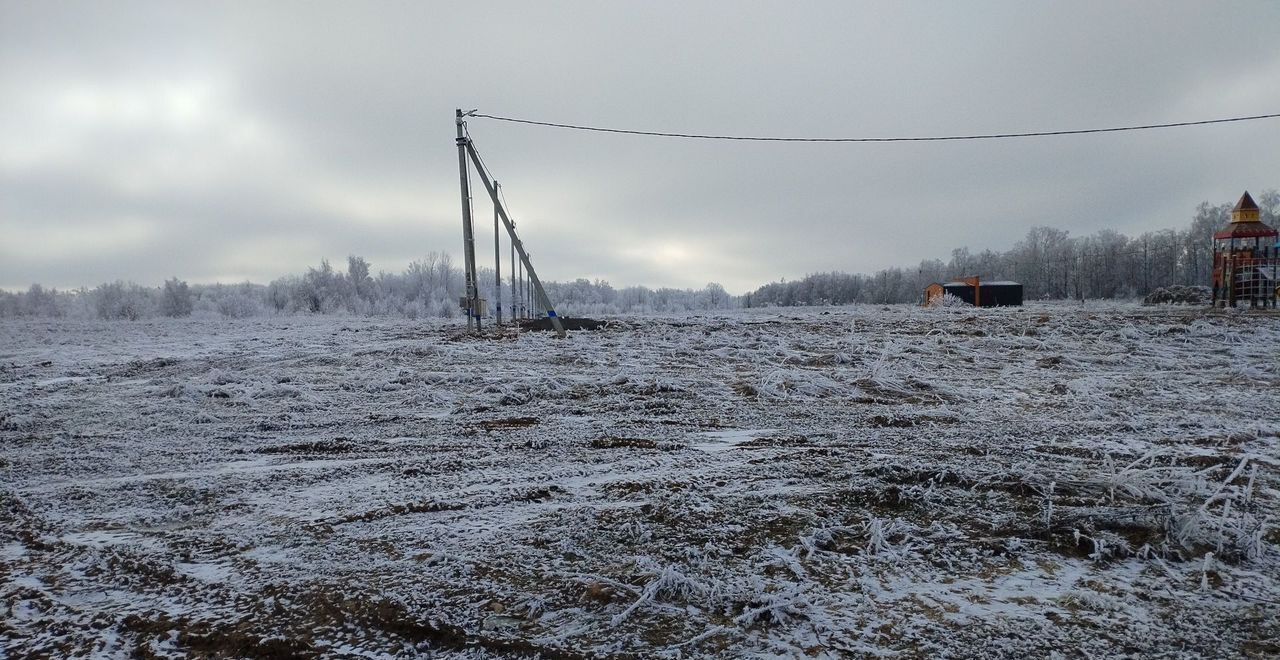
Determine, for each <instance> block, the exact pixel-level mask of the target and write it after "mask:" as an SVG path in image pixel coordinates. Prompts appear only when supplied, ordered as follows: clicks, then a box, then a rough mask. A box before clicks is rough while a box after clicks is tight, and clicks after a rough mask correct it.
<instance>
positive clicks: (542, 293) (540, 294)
mask: <svg viewBox="0 0 1280 660" xmlns="http://www.w3.org/2000/svg"><path fill="white" fill-rule="evenodd" d="M459 121H461V119H459ZM458 130H459V131H461V130H462V129H461V128H459V129H458ZM459 140H461V141H462V142H461V143H462V144H463V145H464V146H465V147H466V150H467V154H468V155H470V156H471V162H472V163H473V164H474V165H475V166H476V173H477V174H479V175H480V182H481V183H483V184H484V189H485V190H486V191H488V193H489V198H490V199H492V200H493V205H494V207H495V208H497V209H498V214H499V215H501V216H502V223H503V224H505V225H506V226H507V233H508V234H510V236H511V242H512V243H514V244H515V246H516V252H518V253H519V254H520V260H521V261H523V262H524V269H525V271H526V272H528V273H529V281H530V282H531V283H532V284H533V290H534V294H535V296H536V298H535V299H536V301H537V303H538V305H539V306H540V307H541V308H542V309H544V310H546V312H547V318H549V319H551V327H552V328H555V331H556V335H557V336H559V337H564V336H565V331H564V324H563V323H561V322H560V317H559V316H556V310H555V309H554V308H552V306H551V298H549V297H547V291H546V289H544V288H542V280H539V279H538V274H537V273H536V272H534V270H533V262H531V261H529V254H528V253H526V252H525V251H524V244H523V243H521V242H520V238H519V237H518V236H516V229H515V227H514V226H513V225H512V224H511V218H510V217H508V216H507V210H506V209H504V208H503V207H502V202H501V201H499V200H498V191H497V190H496V189H495V188H494V187H493V183H492V182H491V181H489V174H488V173H487V172H485V170H484V164H483V163H481V162H480V156H479V154H477V153H476V147H475V145H474V144H472V143H471V140H468V139H464V138H459Z"/></svg>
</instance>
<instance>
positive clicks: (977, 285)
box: [924, 277, 1022, 307]
mask: <svg viewBox="0 0 1280 660" xmlns="http://www.w3.org/2000/svg"><path fill="white" fill-rule="evenodd" d="M946 294H951V295H953V296H955V297H956V298H959V299H960V300H963V301H964V302H967V303H969V304H970V305H974V306H975V307H1017V306H1021V305H1022V285H1021V284H1018V283H1017V282H1002V281H994V282H983V281H981V280H979V279H978V278H977V277H966V278H964V279H963V280H956V281H954V282H947V283H946V284H939V283H937V282H934V283H933V284H930V285H929V286H928V287H927V288H925V290H924V304H925V305H926V306H927V305H936V304H939V303H940V302H941V301H942V297H943V296H945V295H946Z"/></svg>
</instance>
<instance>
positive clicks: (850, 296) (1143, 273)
mask: <svg viewBox="0 0 1280 660" xmlns="http://www.w3.org/2000/svg"><path fill="white" fill-rule="evenodd" d="M1256 201H1257V202H1258V206H1259V207H1260V208H1261V210H1262V219H1263V222H1266V223H1268V224H1270V225H1272V226H1273V227H1274V226H1276V221H1277V218H1280V193H1278V192H1277V191H1275V190H1268V191H1266V192H1263V193H1262V194H1261V195H1258V196H1257V197H1256ZM1232 206H1233V204H1231V203H1227V204H1219V205H1216V206H1215V205H1212V204H1209V203H1208V202H1203V203H1201V204H1200V205H1199V206H1198V207H1197V208H1196V214H1195V217H1194V218H1193V219H1192V221H1191V224H1190V226H1188V227H1187V228H1186V229H1184V230H1176V229H1165V230H1162V231H1154V232H1147V233H1144V234H1142V235H1141V236H1138V237H1135V238H1130V237H1128V236H1125V235H1124V234H1121V233H1119V232H1116V231H1113V230H1110V229H1104V230H1102V231H1099V232H1096V233H1094V234H1092V235H1089V236H1076V237H1073V236H1071V235H1070V234H1069V233H1068V232H1066V231H1063V230H1061V229H1053V228H1051V227H1034V228H1032V229H1031V230H1030V231H1028V232H1027V235H1026V237H1025V238H1023V239H1022V240H1021V241H1019V242H1018V243H1017V244H1015V245H1014V246H1013V248H1011V249H1009V250H1006V251H1004V252H997V251H993V250H983V251H982V252H979V253H976V254H975V253H973V252H971V251H970V250H969V248H960V249H957V250H953V251H952V252H951V259H949V260H948V261H942V260H941V259H926V260H924V261H921V262H920V264H919V265H918V266H916V267H915V268H910V267H907V268H887V269H885V270H882V271H880V272H878V273H875V274H873V275H863V274H850V273H842V272H829V273H814V274H811V275H808V276H806V277H804V278H803V279H799V280H794V281H790V282H788V281H786V280H782V281H779V282H773V283H770V284H766V285H764V286H762V287H760V288H759V289H757V290H755V291H753V292H751V293H748V294H747V295H745V296H743V301H742V302H743V304H744V305H745V306H750V307H763V306H769V305H783V306H786V305H845V304H849V303H856V302H861V303H902V302H915V301H917V300H920V298H921V295H922V292H923V291H924V288H925V287H926V286H928V285H929V284H931V283H933V282H942V283H945V282H948V281H951V280H954V279H956V278H959V277H966V276H970V275H977V276H979V277H982V278H983V279H987V280H993V281H994V280H1014V281H1017V282H1020V283H1021V284H1022V285H1023V294H1024V296H1025V297H1027V298H1028V299H1038V298H1057V299H1061V298H1072V299H1081V298H1126V297H1136V296H1143V295H1146V294H1147V293H1148V292H1150V291H1151V290H1152V289H1155V288H1156V287H1164V286H1169V285H1172V284H1184V285H1194V284H1201V285H1208V284H1209V279H1210V275H1211V271H1212V268H1213V243H1212V238H1213V234H1214V232H1216V231H1217V230H1219V229H1221V228H1222V227H1223V226H1224V225H1226V223H1227V222H1228V221H1229V220H1230V217H1231V207H1232Z"/></svg>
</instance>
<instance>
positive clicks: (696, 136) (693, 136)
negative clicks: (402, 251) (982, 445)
mask: <svg viewBox="0 0 1280 660" xmlns="http://www.w3.org/2000/svg"><path fill="white" fill-rule="evenodd" d="M470 116H472V117H483V118H485V119H493V120H497V121H506V122H512V123H516V124H532V125H534V126H550V127H552V128H566V129H570V130H575V131H593V132H596V133H622V134H625V135H645V136H649V137H669V138H685V139H690V140H740V141H746V142H945V141H957V140H1001V139H1006V138H1029V137H1049V136H1053V135H1087V134H1090V133H1120V132H1123V131H1147V130H1152V129H1156V128H1181V127H1184V126H1204V125H1206V124H1228V123H1232V122H1242V121H1254V120H1258V119H1275V118H1277V117H1280V113H1273V114H1267V115H1251V116H1248V117H1228V118H1225V119H1203V120H1200V121H1179V122H1172V123H1168V124H1143V125H1140V126H1114V127H1111V128H1081V129H1074V130H1062V131H1032V132H1027V133H987V134H978V135H932V136H923V137H764V136H756V135H704V134H700V133H665V132H661V131H637V130H629V129H622V128H602V127H599V126H581V125H578V124H562V123H558V122H550V121H534V120H532V119H517V118H514V117H499V116H497V115H485V114H480V113H472V114H471V115H470Z"/></svg>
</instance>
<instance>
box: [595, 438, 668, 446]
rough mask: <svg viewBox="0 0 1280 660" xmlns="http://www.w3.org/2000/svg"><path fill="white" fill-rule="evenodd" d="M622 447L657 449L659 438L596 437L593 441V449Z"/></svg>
mask: <svg viewBox="0 0 1280 660" xmlns="http://www.w3.org/2000/svg"><path fill="white" fill-rule="evenodd" d="M622 447H635V448H637V449H656V448H657V447H658V441H657V440H650V439H649V438H613V437H609V438H596V439H595V440H592V441H591V448H592V449H619V448H622Z"/></svg>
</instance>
